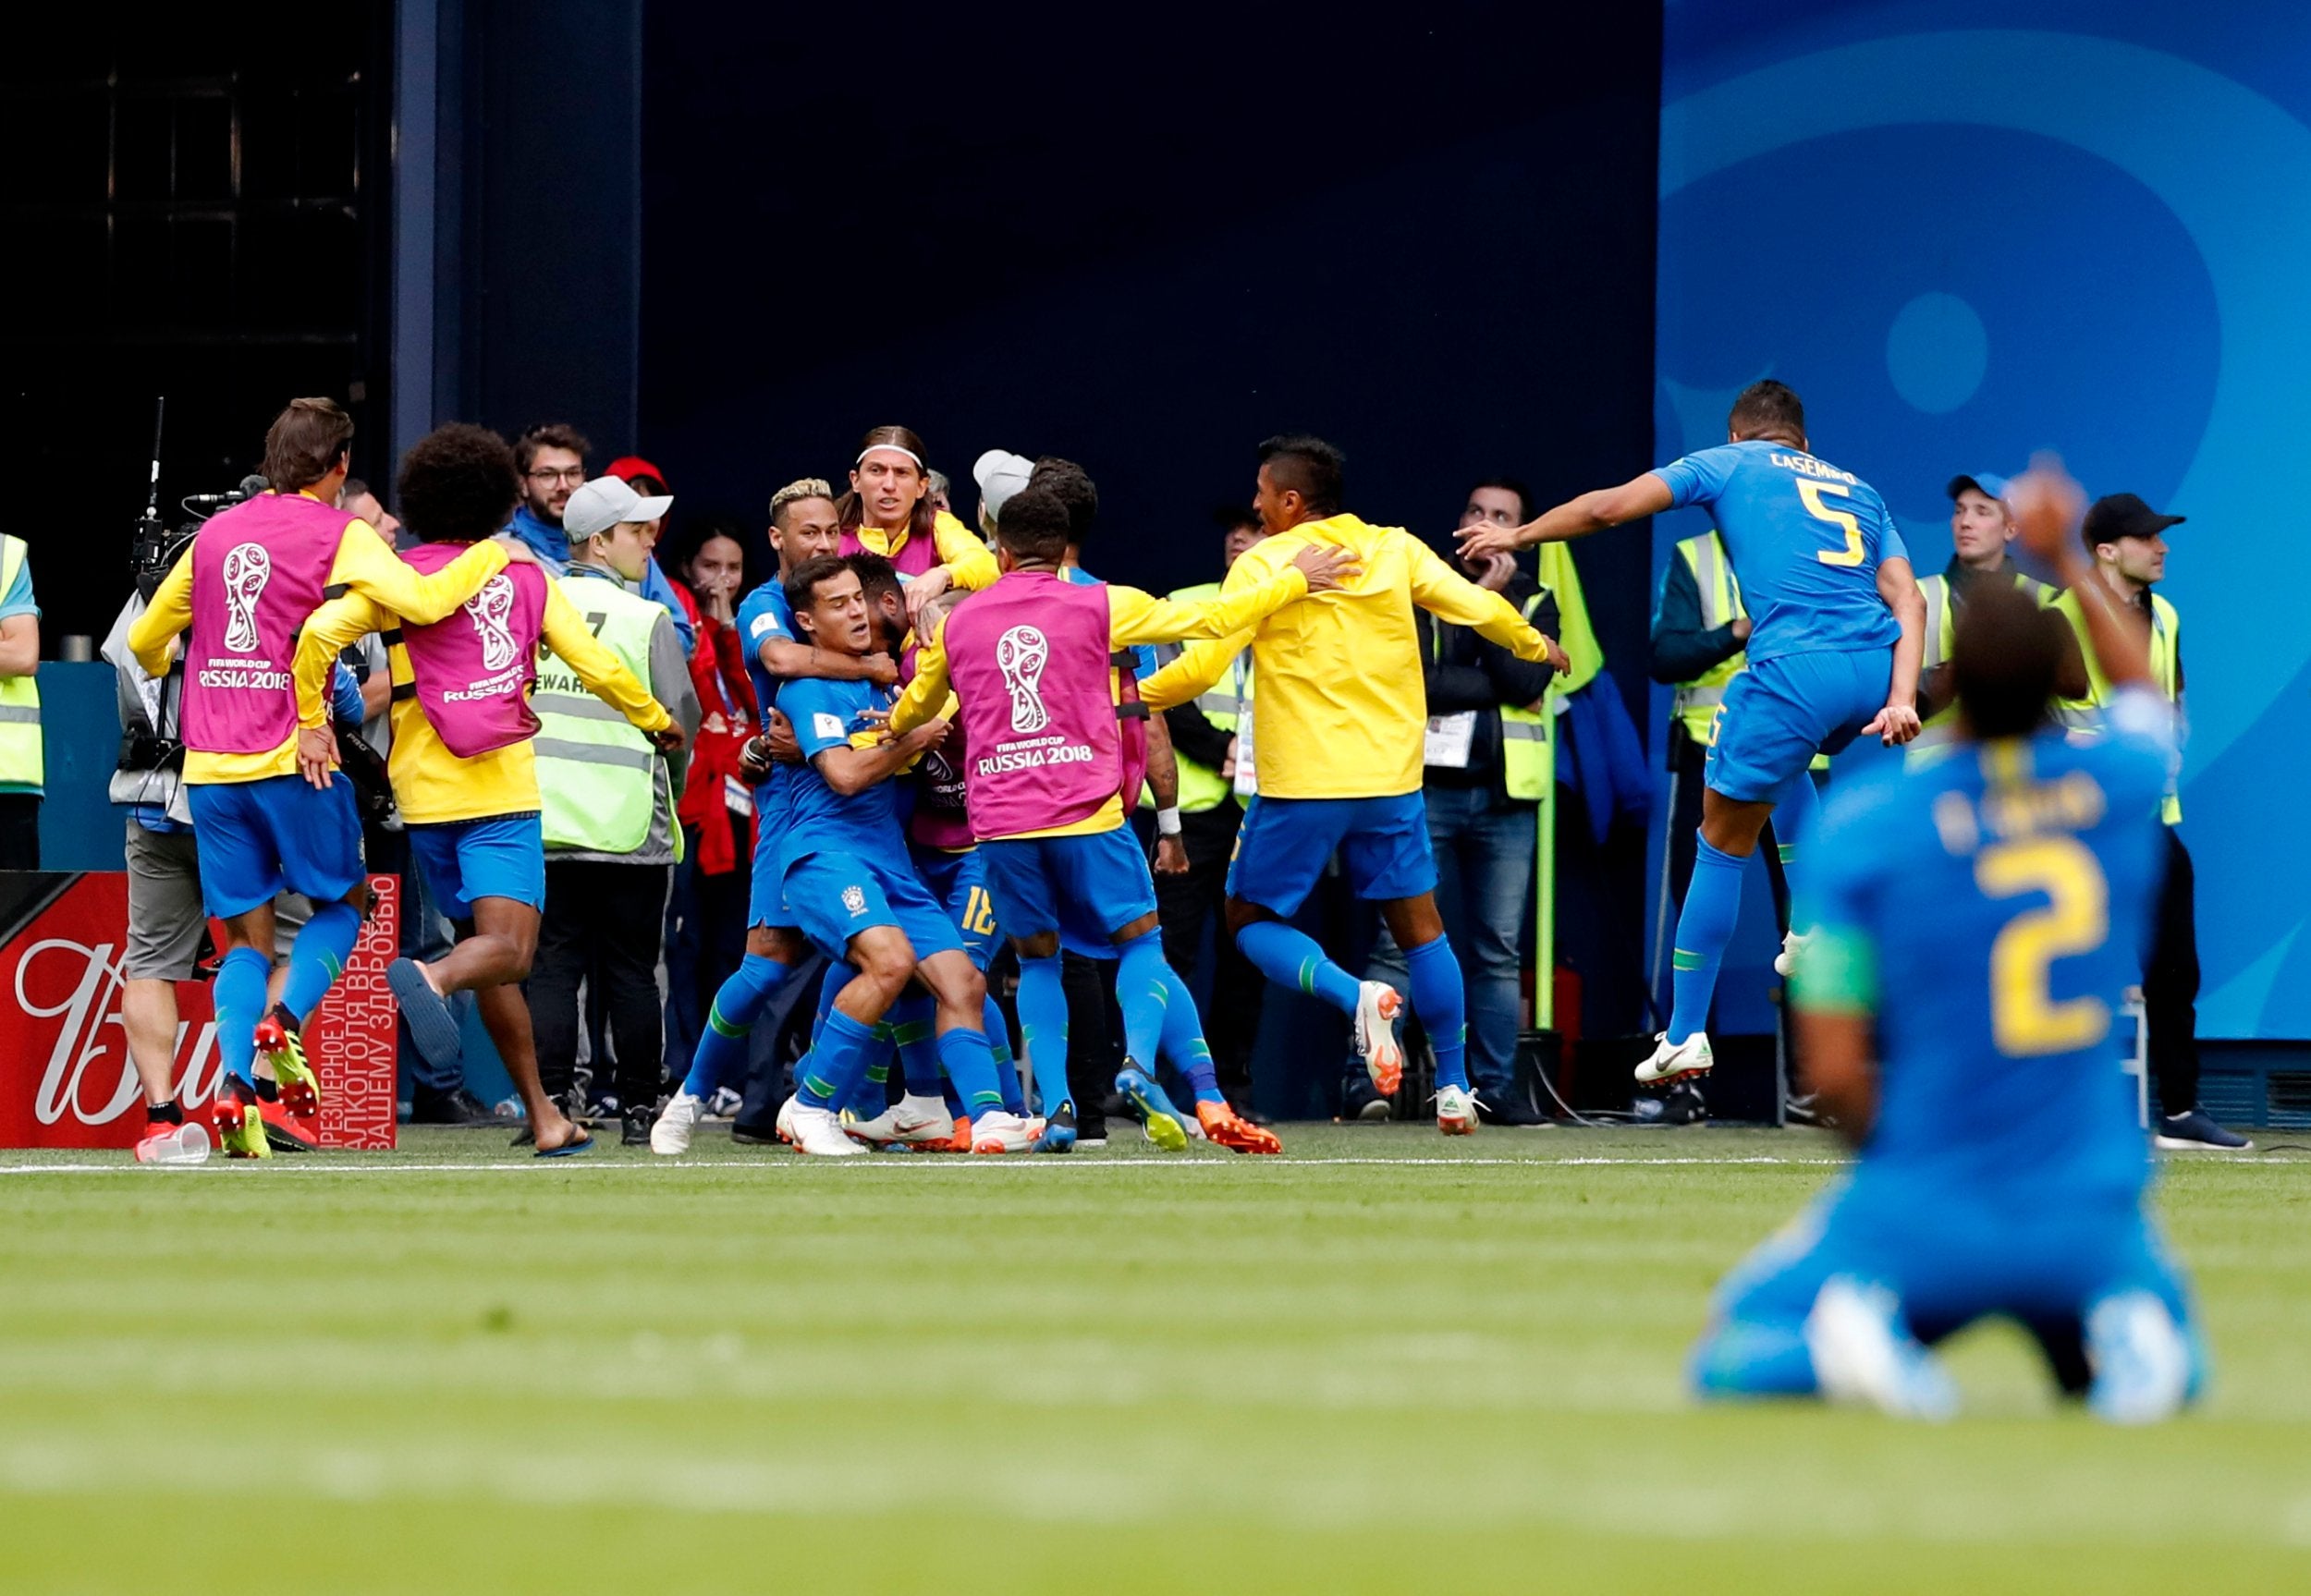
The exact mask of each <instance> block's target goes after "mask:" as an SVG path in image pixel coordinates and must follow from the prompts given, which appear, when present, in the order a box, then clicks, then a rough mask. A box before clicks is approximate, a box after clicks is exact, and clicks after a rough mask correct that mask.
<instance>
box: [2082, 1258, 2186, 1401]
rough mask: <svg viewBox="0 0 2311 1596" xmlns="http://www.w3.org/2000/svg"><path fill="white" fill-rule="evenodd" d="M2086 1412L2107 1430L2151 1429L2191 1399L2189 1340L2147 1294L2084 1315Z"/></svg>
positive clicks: (2105, 1302)
mask: <svg viewBox="0 0 2311 1596" xmlns="http://www.w3.org/2000/svg"><path fill="white" fill-rule="evenodd" d="M2086 1361H2087V1362H2088V1364H2090V1365H2091V1366H2092V1367H2093V1369H2094V1371H2095V1380H2094V1383H2093V1384H2092V1385H2090V1386H2088V1387H2087V1389H2086V1407H2088V1409H2089V1410H2090V1411H2092V1412H2093V1414H2094V1416H2095V1417H2096V1418H2097V1419H2105V1420H2107V1421H2109V1423H2112V1424H2155V1423H2157V1422H2158V1420H2159V1419H2171V1418H2173V1417H2174V1416H2175V1414H2176V1413H2178V1412H2180V1411H2181V1410H2182V1407H2183V1404H2184V1403H2186V1402H2188V1401H2189V1400H2190V1399H2191V1375H2192V1369H2193V1365H2194V1363H2195V1361H2196V1360H2195V1358H2193V1356H2192V1353H2191V1344H2190V1341H2189V1339H2188V1338H2187V1337H2186V1336H2184V1334H2183V1331H2182V1328H2181V1327H2180V1326H2178V1325H2177V1324H2176V1323H2175V1322H2174V1315H2173V1314H2171V1313H2170V1312H2168V1311H2167V1305H2166V1304H2165V1303H2163V1302H2161V1301H2159V1300H2158V1298H2156V1297H2153V1296H2152V1295H2151V1294H2150V1293H2149V1292H2147V1291H2129V1292H2125V1293H2122V1294H2121V1295H2120V1296H2117V1297H2106V1298H2103V1299H2102V1300H2101V1301H2100V1302H2097V1303H2096V1304H2095V1305H2094V1307H2093V1308H2091V1309H2089V1310H2087V1313H2086Z"/></svg>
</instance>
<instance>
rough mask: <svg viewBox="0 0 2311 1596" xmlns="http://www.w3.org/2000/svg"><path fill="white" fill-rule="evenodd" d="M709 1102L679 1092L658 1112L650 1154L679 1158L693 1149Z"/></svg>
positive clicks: (651, 1138) (651, 1135)
mask: <svg viewBox="0 0 2311 1596" xmlns="http://www.w3.org/2000/svg"><path fill="white" fill-rule="evenodd" d="M705 1112H706V1103H705V1100H704V1099H703V1098H697V1097H692V1096H691V1094H690V1093H689V1092H687V1091H678V1092H676V1093H675V1094H674V1095H673V1096H672V1097H669V1098H667V1099H666V1106H665V1107H664V1108H662V1109H660V1110H659V1111H658V1120H657V1123H656V1124H654V1125H653V1126H652V1127H650V1151H653V1152H654V1153H656V1154H657V1155H658V1156H659V1157H660V1158H679V1157H681V1156H682V1154H684V1153H686V1152H688V1151H690V1150H691V1132H692V1131H694V1130H696V1129H697V1128H698V1122H699V1120H700V1119H701V1118H703V1117H704V1115H705Z"/></svg>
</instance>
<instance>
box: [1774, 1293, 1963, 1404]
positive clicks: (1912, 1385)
mask: <svg viewBox="0 0 2311 1596" xmlns="http://www.w3.org/2000/svg"><path fill="white" fill-rule="evenodd" d="M1899 1306H1900V1304H1899V1303H1898V1302H1897V1301H1896V1300H1895V1298H1894V1294H1893V1293H1892V1292H1890V1291H1889V1290H1887V1289H1886V1288H1885V1287H1884V1286H1882V1285H1862V1284H1861V1283H1860V1282H1858V1281H1853V1280H1849V1279H1846V1278H1844V1277H1843V1276H1840V1277H1839V1278H1837V1279H1835V1280H1832V1281H1830V1282H1829V1283H1828V1285H1824V1286H1823V1287H1822V1288H1821V1295H1820V1296H1818V1297H1816V1298H1814V1309H1813V1311H1812V1312H1810V1313H1808V1314H1807V1315H1806V1316H1805V1350H1806V1352H1807V1354H1808V1355H1809V1356H1810V1357H1811V1358H1813V1360H1814V1378H1815V1379H1816V1381H1818V1382H1820V1383H1821V1393H1822V1395H1823V1396H1824V1397H1826V1398H1828V1400H1829V1401H1832V1402H1849V1403H1866V1404H1867V1405H1868V1406H1870V1407H1875V1408H1877V1410H1878V1411H1880V1412H1881V1413H1889V1414H1891V1415H1893V1417H1895V1418H1896V1419H1935V1420H1940V1419H1950V1418H1952V1417H1954V1416H1955V1415H1956V1414H1957V1412H1958V1387H1957V1386H1955V1385H1953V1384H1951V1383H1950V1376H1949V1375H1948V1374H1946V1373H1944V1372H1943V1371H1942V1366H1941V1364H1940V1362H1939V1361H1938V1360H1937V1359H1936V1358H1935V1357H1934V1355H1933V1354H1932V1353H1930V1352H1928V1351H1927V1350H1926V1348H1925V1347H1923V1346H1919V1345H1918V1344H1917V1342H1916V1341H1915V1340H1914V1339H1913V1338H1912V1337H1911V1336H1910V1334H1908V1333H1907V1332H1906V1331H1904V1330H1903V1329H1902V1328H1901V1326H1900V1325H1898V1324H1896V1323H1895V1322H1894V1314H1895V1312H1896V1310H1897V1309H1898V1308H1899Z"/></svg>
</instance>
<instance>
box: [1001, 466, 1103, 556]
mask: <svg viewBox="0 0 2311 1596" xmlns="http://www.w3.org/2000/svg"><path fill="white" fill-rule="evenodd" d="M1076 474H1077V475H1078V476H1082V472H1080V471H1079V472H1077V473H1076ZM1086 480H1088V479H1086ZM1074 529H1075V518H1074V517H1073V516H1072V515H1071V514H1070V512H1069V506H1068V505H1067V503H1066V501H1065V500H1063V499H1061V498H1060V497H1059V495H1058V493H1054V492H1053V491H1052V489H1051V487H1050V485H1049V484H1048V483H1045V482H1030V483H1029V484H1028V485H1027V486H1026V487H1023V488H1021V490H1020V491H1019V492H1018V493H1013V494H1012V495H1011V496H1010V497H1009V498H1008V499H1006V500H1004V501H1003V518H1002V519H1001V520H1000V521H998V522H997V523H996V529H995V538H996V542H998V543H1000V544H1001V545H1002V546H1003V547H1005V548H1007V549H1009V550H1010V551H1011V553H1012V554H1015V555H1017V556H1018V557H1019V558H1021V559H1023V560H1034V561H1037V562H1039V563H1041V564H1044V565H1049V566H1056V565H1058V563H1059V562H1060V561H1061V560H1063V559H1065V558H1067V552H1068V544H1069V543H1070V542H1072V541H1073V539H1074V535H1075V530H1074Z"/></svg>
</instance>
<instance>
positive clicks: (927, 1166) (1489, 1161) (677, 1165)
mask: <svg viewBox="0 0 2311 1596" xmlns="http://www.w3.org/2000/svg"><path fill="white" fill-rule="evenodd" d="M1844 1163H1852V1160H1851V1159H1846V1158H1785V1157H1781V1156H1779V1155H1776V1154H1770V1153H1765V1154H1744V1155H1743V1156H1741V1157H1738V1158H1285V1159H1279V1160H1278V1161H1277V1163H1274V1164H1273V1165H1260V1164H1246V1163H1237V1162H1236V1161H1235V1160H1232V1159H1230V1160H1226V1161H1222V1160H1220V1159H1215V1158H1192V1159H1191V1158H1183V1159H1177V1160H1161V1161H1159V1160H1156V1159H1152V1158H1132V1159H1101V1158H1080V1159H1075V1158H1059V1157H1052V1156H1045V1157H1042V1158H1001V1159H993V1158H924V1157H914V1156H898V1155H890V1156H885V1157H880V1158H873V1157H871V1158H869V1159H867V1160H865V1161H863V1162H859V1161H852V1160H847V1159H811V1160H808V1161H805V1160H803V1159H800V1158H768V1159H764V1160H763V1161H761V1162H760V1163H752V1162H740V1161H738V1160H730V1161H727V1162H726V1161H722V1160H682V1161H673V1160H668V1161H664V1162H656V1163H639V1162H629V1161H624V1160H617V1161H613V1160H608V1159H599V1160H597V1159H587V1158H582V1157H581V1158H565V1159H523V1160H521V1161H520V1162H519V1163H347V1164H330V1163H275V1164H273V1165H272V1166H271V1169H270V1171H269V1173H272V1174H277V1175H462V1174H469V1173H471V1174H483V1173H492V1172H501V1171H509V1170H529V1171H531V1172H532V1173H533V1174H539V1175H552V1174H575V1173H578V1172H580V1171H587V1172H594V1173H601V1174H613V1173H616V1174H628V1175H631V1174H638V1173H642V1172H644V1171H658V1170H664V1171H672V1170H678V1169H731V1170H748V1171H755V1172H759V1171H764V1170H778V1169H801V1168H806V1167H808V1168H823V1167H825V1166H827V1165H829V1164H832V1165H835V1166H837V1167H849V1168H854V1169H922V1170H948V1171H954V1170H963V1169H968V1170H982V1169H988V1170H992V1169H1142V1170H1159V1169H1160V1170H1167V1171H1176V1170H1185V1169H1242V1168H1261V1167H1272V1168H1279V1169H1292V1168H1298V1169H1313V1168H1325V1167H1339V1166H1342V1165H1355V1166H1360V1167H1373V1168H1381V1167H1386V1168H1389V1169H1505V1168H1510V1167H1515V1168H1526V1169H1566V1168H1579V1169H1614V1168H1621V1167H1627V1168H1631V1169H1658V1168H1664V1167H1672V1166H1685V1165H1718V1166H1725V1165H1732V1164H1783V1165H1822V1166H1830V1165H1837V1164H1844ZM180 1167H181V1166H180ZM226 1167H230V1165H229V1164H226ZM168 1173H170V1171H169V1170H168V1169H166V1168H160V1167H152V1166H148V1165H144V1164H139V1163H0V1175H145V1174H154V1175H165V1174H168ZM251 1173H254V1172H253V1171H252V1172H251Z"/></svg>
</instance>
